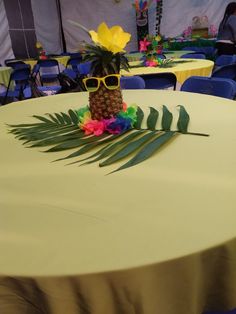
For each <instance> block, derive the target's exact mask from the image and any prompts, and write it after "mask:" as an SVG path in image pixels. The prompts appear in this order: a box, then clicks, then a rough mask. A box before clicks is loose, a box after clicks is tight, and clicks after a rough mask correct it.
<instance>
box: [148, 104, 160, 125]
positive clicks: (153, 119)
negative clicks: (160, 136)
mask: <svg viewBox="0 0 236 314" xmlns="http://www.w3.org/2000/svg"><path fill="white" fill-rule="evenodd" d="M158 116H159V112H158V111H157V110H156V109H155V108H153V107H150V113H149V116H148V118H147V128H148V129H149V130H151V131H154V130H155V129H156V123H157V119H158Z"/></svg>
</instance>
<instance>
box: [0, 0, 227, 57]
mask: <svg viewBox="0 0 236 314" xmlns="http://www.w3.org/2000/svg"><path fill="white" fill-rule="evenodd" d="M7 1H8V0H7ZM19 1H21V0H19ZM58 1H59V0H50V1H48V0H40V1H38V0H31V3H32V10H33V16H34V24H35V31H36V36H37V39H38V40H39V41H41V42H42V44H43V46H44V48H45V49H46V51H47V53H55V54H56V53H60V52H61V51H62V44H61V34H60V28H59V18H58V12H57V9H56V2H58ZM59 2H60V4H61V12H62V21H63V29H64V34H65V38H66V44H67V50H68V51H76V50H77V49H78V47H79V44H80V42H81V41H83V40H85V41H87V40H88V39H89V38H88V36H87V35H86V33H85V32H83V31H82V30H81V29H78V28H76V27H75V26H73V25H71V24H70V23H69V22H68V20H69V19H70V20H74V21H77V22H79V23H80V24H82V25H84V26H85V27H87V28H88V29H96V28H97V26H98V24H100V23H101V22H102V21H105V22H106V23H107V24H108V25H109V26H112V25H115V24H119V25H121V26H122V27H123V28H124V29H125V30H126V31H127V32H130V33H131V35H132V39H131V41H130V43H129V44H128V47H127V50H128V51H130V50H136V49H137V32H136V19H135V10H134V8H133V7H132V3H133V2H134V0H119V1H118V0H96V1H95V0H86V1H84V0H60V1H59ZM229 2H231V0H191V1H190V0H163V16H162V22H161V33H162V34H163V35H165V36H167V37H174V36H177V35H179V34H181V33H182V32H183V30H184V29H185V28H186V27H188V26H190V25H191V24H192V18H193V17H194V16H207V17H208V19H209V24H212V25H215V26H216V27H218V25H219V22H220V20H221V18H222V16H223V14H224V10H225V7H226V5H227V4H228V3H229ZM0 5H1V10H0V12H1V16H2V17H1V19H2V20H5V22H4V27H3V26H2V25H3V24H2V23H1V31H0V38H2V39H3V40H1V50H0V59H3V58H4V57H5V58H7V57H9V56H12V51H11V44H10V37H9V36H8V34H7V32H8V25H7V21H6V18H5V16H4V12H5V11H4V7H3V0H0ZM2 8H3V9H2ZM16 14H17V12H16ZM155 19H156V1H155V0H153V2H152V5H151V6H150V8H149V32H150V33H155Z"/></svg>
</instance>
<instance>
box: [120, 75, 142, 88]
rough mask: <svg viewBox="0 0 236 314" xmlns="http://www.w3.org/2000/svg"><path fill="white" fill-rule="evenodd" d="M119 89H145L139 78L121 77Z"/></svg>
mask: <svg viewBox="0 0 236 314" xmlns="http://www.w3.org/2000/svg"><path fill="white" fill-rule="evenodd" d="M120 86H121V89H145V81H144V79H142V78H141V77H140V76H138V75H135V76H121V78H120Z"/></svg>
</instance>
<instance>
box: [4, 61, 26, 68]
mask: <svg viewBox="0 0 236 314" xmlns="http://www.w3.org/2000/svg"><path fill="white" fill-rule="evenodd" d="M5 64H6V66H8V67H11V68H13V69H19V68H25V67H27V66H28V64H26V63H24V61H21V60H9V61H7V60H6V61H5Z"/></svg>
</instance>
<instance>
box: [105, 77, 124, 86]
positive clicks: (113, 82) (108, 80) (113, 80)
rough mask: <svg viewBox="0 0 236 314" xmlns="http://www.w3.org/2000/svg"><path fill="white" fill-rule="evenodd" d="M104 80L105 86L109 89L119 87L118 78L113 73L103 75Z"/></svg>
mask: <svg viewBox="0 0 236 314" xmlns="http://www.w3.org/2000/svg"><path fill="white" fill-rule="evenodd" d="M104 80H105V84H106V87H107V88H109V89H116V88H117V87H119V80H120V78H119V77H117V76H115V75H109V76H107V77H105V79H104Z"/></svg>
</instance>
